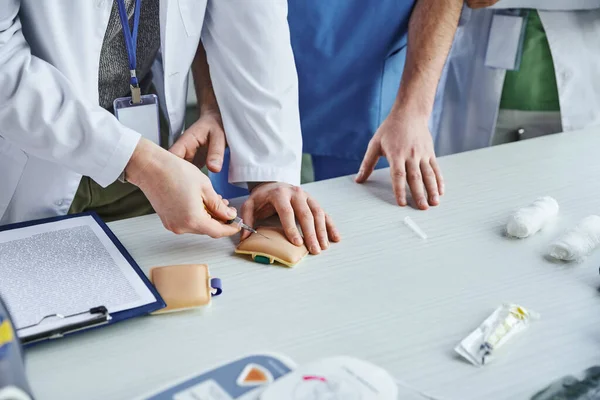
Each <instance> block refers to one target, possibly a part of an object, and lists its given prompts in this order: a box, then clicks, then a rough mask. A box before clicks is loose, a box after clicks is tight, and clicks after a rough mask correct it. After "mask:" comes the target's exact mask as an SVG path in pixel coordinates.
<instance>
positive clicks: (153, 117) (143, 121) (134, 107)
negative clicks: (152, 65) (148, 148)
mask: <svg viewBox="0 0 600 400" xmlns="http://www.w3.org/2000/svg"><path fill="white" fill-rule="evenodd" d="M141 99H142V101H141V102H140V103H139V104H135V103H133V102H132V101H131V97H121V98H118V99H116V100H115V101H114V102H113V106H114V110H115V116H116V117H117V119H118V120H119V122H120V123H122V124H123V125H125V126H126V127H128V128H130V129H133V130H134V131H136V132H138V133H139V134H141V135H142V136H143V137H145V138H146V139H148V140H151V141H153V142H154V143H156V144H157V145H159V146H160V144H161V143H160V119H159V114H158V113H159V108H158V97H157V96H156V95H155V94H145V95H143V96H141Z"/></svg>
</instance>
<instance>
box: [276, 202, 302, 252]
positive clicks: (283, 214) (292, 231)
mask: <svg viewBox="0 0 600 400" xmlns="http://www.w3.org/2000/svg"><path fill="white" fill-rule="evenodd" d="M272 202H273V206H274V207H275V210H276V211H277V214H278V215H279V220H280V221H281V225H282V226H283V231H284V232H285V236H286V237H287V238H288V240H289V241H290V242H292V243H293V244H295V245H296V246H300V245H302V243H303V240H302V236H301V235H300V231H298V227H297V226H296V218H295V216H294V208H293V207H292V203H291V197H290V196H277V197H275V198H274V199H273V200H272Z"/></svg>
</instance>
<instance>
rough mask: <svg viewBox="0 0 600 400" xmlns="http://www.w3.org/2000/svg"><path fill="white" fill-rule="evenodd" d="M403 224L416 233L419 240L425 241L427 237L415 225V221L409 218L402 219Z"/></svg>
mask: <svg viewBox="0 0 600 400" xmlns="http://www.w3.org/2000/svg"><path fill="white" fill-rule="evenodd" d="M404 224H405V225H406V226H408V227H409V228H410V230H412V231H413V232H414V233H416V234H417V235H418V236H419V237H420V238H421V239H423V240H425V239H427V235H426V234H425V232H423V230H422V229H421V228H420V227H419V225H417V223H416V222H415V221H413V219H412V218H411V217H409V216H406V217H404Z"/></svg>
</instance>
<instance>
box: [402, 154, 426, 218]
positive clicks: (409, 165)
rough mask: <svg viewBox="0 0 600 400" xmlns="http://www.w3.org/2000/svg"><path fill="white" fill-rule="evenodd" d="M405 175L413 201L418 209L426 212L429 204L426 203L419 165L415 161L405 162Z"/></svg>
mask: <svg viewBox="0 0 600 400" xmlns="http://www.w3.org/2000/svg"><path fill="white" fill-rule="evenodd" d="M406 174H407V177H408V186H410V192H411V193H412V197H413V200H414V201H415V203H416V205H417V207H418V208H419V209H421V210H426V209H427V208H428V207H429V204H428V203H427V198H426V197H425V191H424V190H423V176H422V175H421V169H420V168H419V164H417V162H416V161H415V160H408V161H407V162H406Z"/></svg>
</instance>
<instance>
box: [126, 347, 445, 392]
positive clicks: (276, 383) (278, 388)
mask: <svg viewBox="0 0 600 400" xmlns="http://www.w3.org/2000/svg"><path fill="white" fill-rule="evenodd" d="M180 398H181V399H188V398H189V399H204V398H207V399H209V398H210V399H230V400H284V399H285V400H287V399H294V400H323V399H329V400H397V399H402V400H423V399H428V400H439V398H438V397H433V396H430V395H428V394H426V393H424V392H422V391H420V390H418V389H415V388H413V387H411V386H409V385H406V384H405V383H404V382H402V381H399V380H397V379H394V377H392V376H391V375H390V374H389V373H388V372H387V371H385V370H384V369H382V368H380V367H378V366H376V365H374V364H371V363H369V362H366V361H363V360H359V359H356V358H353V357H346V356H341V357H328V358H323V359H319V360H316V361H314V362H311V363H308V364H305V365H301V366H299V367H297V366H296V365H295V363H294V362H293V361H291V360H290V359H289V358H287V357H285V356H282V355H277V354H272V353H267V354H255V355H250V356H246V357H243V358H240V359H238V360H235V361H233V362H230V363H227V364H223V365H221V366H219V367H217V368H214V369H212V370H210V371H207V372H203V373H201V374H198V375H196V376H193V377H189V378H187V379H185V380H182V381H178V382H175V383H173V384H171V385H168V386H167V387H163V388H161V389H160V390H159V391H155V392H153V393H150V394H146V395H145V396H143V397H140V398H138V399H137V400H172V399H180Z"/></svg>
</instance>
